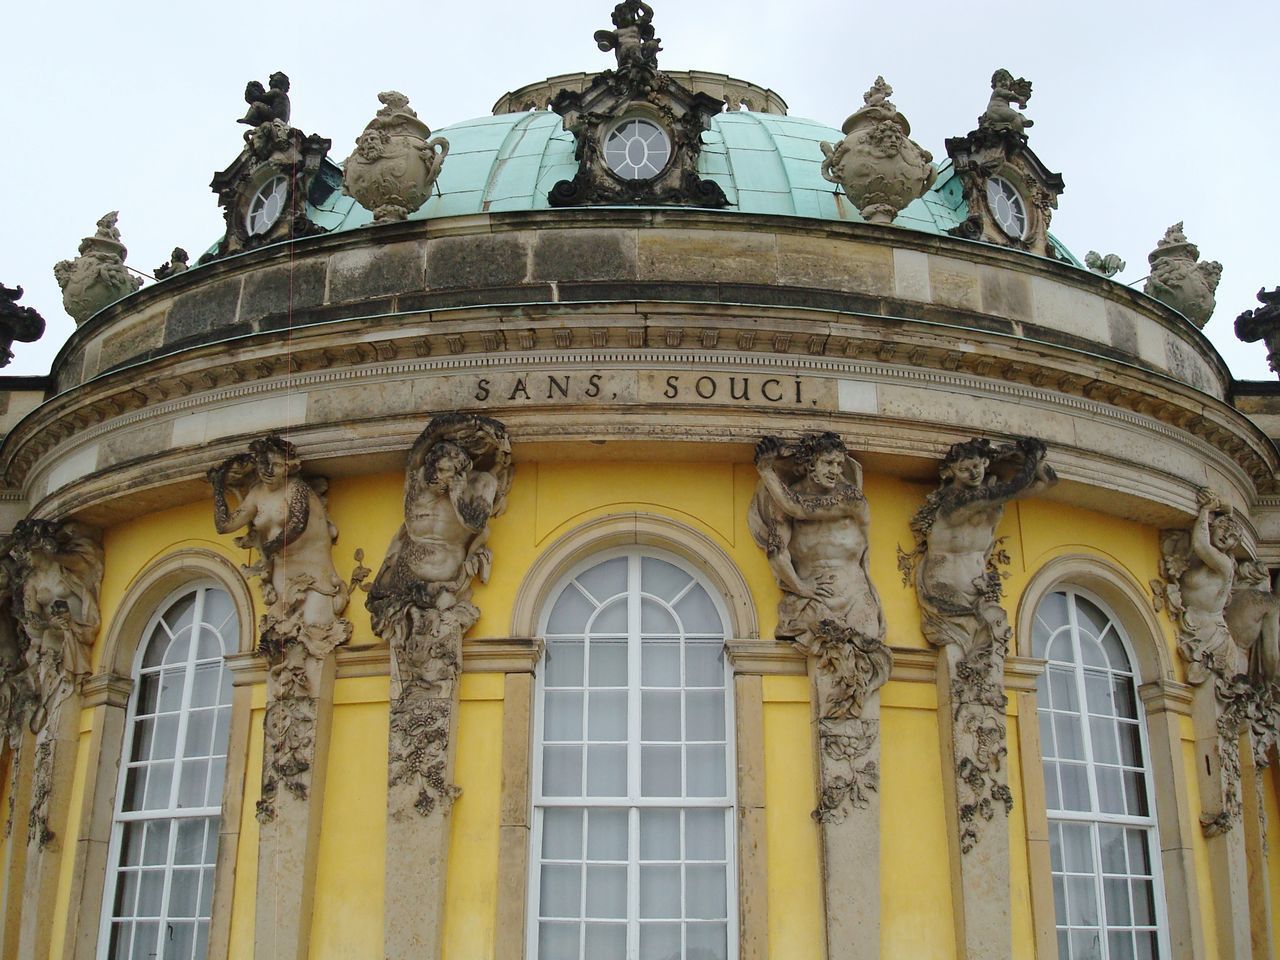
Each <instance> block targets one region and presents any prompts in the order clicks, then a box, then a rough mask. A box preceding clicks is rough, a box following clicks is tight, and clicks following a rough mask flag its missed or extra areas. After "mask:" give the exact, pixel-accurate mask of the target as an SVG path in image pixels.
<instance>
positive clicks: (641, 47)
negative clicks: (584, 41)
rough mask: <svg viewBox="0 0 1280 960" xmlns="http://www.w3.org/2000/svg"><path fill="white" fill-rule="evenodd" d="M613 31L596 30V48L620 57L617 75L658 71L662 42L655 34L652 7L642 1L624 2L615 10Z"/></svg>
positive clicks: (625, 0) (628, 0)
mask: <svg viewBox="0 0 1280 960" xmlns="http://www.w3.org/2000/svg"><path fill="white" fill-rule="evenodd" d="M612 20H613V25H614V27H615V28H616V29H614V30H597V31H596V32H595V36H594V39H595V41H596V45H597V46H598V47H599V48H600V49H601V50H604V51H606V52H607V51H609V50H613V51H615V53H616V56H617V58H618V72H619V73H623V74H635V73H643V72H651V71H654V70H657V69H658V51H660V50H661V49H662V47H661V46H660V45H659V44H660V43H661V41H660V40H658V39H657V38H656V37H655V36H654V35H653V34H654V31H653V8H652V7H651V6H649V5H648V4H647V3H644V2H643V0H624V2H622V3H619V4H618V5H617V6H615V7H614V8H613V16H612Z"/></svg>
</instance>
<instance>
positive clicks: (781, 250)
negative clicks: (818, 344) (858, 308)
mask: <svg viewBox="0 0 1280 960" xmlns="http://www.w3.org/2000/svg"><path fill="white" fill-rule="evenodd" d="M893 253H894V252H893V250H892V248H890V247H888V246H884V245H881V244H871V243H856V242H853V241H843V242H839V241H836V242H833V241H832V240H831V239H829V238H827V237H806V236H803V235H800V234H779V235H778V241H777V255H778V282H779V283H785V284H790V285H794V286H804V287H820V288H824V289H831V290H846V291H851V292H856V293H863V294H868V295H870V296H874V297H882V296H884V297H891V296H893V295H894V294H895V292H896V291H895V288H894V281H893V270H894V256H893Z"/></svg>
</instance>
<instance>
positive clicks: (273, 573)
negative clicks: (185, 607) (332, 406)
mask: <svg viewBox="0 0 1280 960" xmlns="http://www.w3.org/2000/svg"><path fill="white" fill-rule="evenodd" d="M301 469H302V464H301V462H300V461H299V460H298V455H297V451H296V450H295V448H294V446H293V444H292V443H290V442H289V441H287V440H284V439H282V438H281V437H278V436H276V435H274V434H272V435H269V436H266V437H261V438H259V439H257V440H254V441H253V442H252V443H251V444H250V445H249V452H248V453H241V454H236V455H235V456H234V457H231V458H230V459H228V460H226V461H224V462H223V463H222V464H220V465H219V466H217V467H214V468H213V469H211V470H210V471H209V473H208V479H209V482H210V483H211V484H212V485H213V504H214V526H215V527H216V528H217V530H218V532H219V533H232V532H234V531H236V530H243V529H246V528H247V531H248V532H246V533H245V534H244V535H243V536H240V537H237V538H236V545H237V546H241V547H246V548H252V549H255V550H257V551H258V560H257V562H256V563H255V564H254V565H253V566H252V567H246V568H245V572H246V573H252V574H256V575H257V576H258V577H259V578H260V581H261V585H262V600H263V602H264V603H265V604H266V605H267V611H266V613H264V614H263V615H262V618H261V619H260V620H259V622H258V653H259V654H261V655H262V656H263V657H264V658H265V659H266V660H267V662H268V664H269V665H270V673H269V675H268V676H269V682H268V686H267V697H268V706H267V713H266V717H265V718H264V725H265V730H266V738H267V756H268V761H267V762H266V763H265V764H264V768H263V798H262V800H261V801H260V803H259V805H258V817H259V819H260V820H263V821H268V820H271V819H272V818H273V817H274V815H275V813H274V801H275V796H276V790H277V786H278V785H279V784H281V783H283V785H284V786H285V787H286V788H287V789H288V790H289V791H290V793H292V794H294V796H297V797H299V798H300V799H305V797H306V795H307V790H308V782H309V781H308V778H307V773H308V771H309V770H310V769H311V767H312V764H313V763H314V761H315V756H314V754H315V731H314V726H315V717H316V710H317V706H316V698H317V697H318V696H319V692H320V679H321V672H322V670H323V666H324V663H325V660H326V659H327V658H328V657H329V655H330V654H331V653H333V651H334V649H335V648H336V647H338V646H339V645H341V644H343V643H346V642H347V641H348V640H349V639H350V638H351V622H350V621H348V620H344V619H342V617H341V614H342V612H343V611H344V610H346V608H347V600H348V598H349V596H350V593H351V587H350V585H349V584H347V583H345V582H344V581H343V580H342V578H341V577H339V576H338V571H337V570H336V569H335V568H334V565H333V558H332V556H331V553H330V548H331V547H332V545H333V542H334V541H335V540H336V539H337V537H338V530H337V528H336V527H335V526H334V525H333V524H332V523H330V522H329V516H328V513H327V512H326V511H325V506H324V501H323V500H322V499H321V497H322V494H323V493H324V491H325V489H326V486H327V485H326V483H325V481H324V480H322V479H319V478H316V479H312V480H304V479H303V478H302V477H301V476H300V475H299V472H300V470H301ZM228 489H231V490H233V491H236V492H237V494H238V496H239V505H238V506H236V507H235V508H232V507H231V506H230V505H229V503H228V501H227V490H228ZM359 559H360V554H359V553H357V561H359ZM362 573H367V571H362V570H357V573H356V578H357V579H358V578H359V576H360V575H361V574H362Z"/></svg>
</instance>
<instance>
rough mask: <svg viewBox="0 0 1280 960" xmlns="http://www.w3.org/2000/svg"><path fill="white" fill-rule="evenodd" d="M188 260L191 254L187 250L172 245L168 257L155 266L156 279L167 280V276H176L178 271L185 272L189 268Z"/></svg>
mask: <svg viewBox="0 0 1280 960" xmlns="http://www.w3.org/2000/svg"><path fill="white" fill-rule="evenodd" d="M190 260H191V255H190V254H188V253H187V251H185V250H183V249H182V248H181V247H174V248H173V253H171V254H169V259H168V260H166V261H165V262H164V263H162V264H160V266H158V267H156V269H155V274H156V279H157V280H167V279H168V278H169V277H176V276H177V275H178V274H180V273H186V272H187V270H189V269H190V263H189V261H190Z"/></svg>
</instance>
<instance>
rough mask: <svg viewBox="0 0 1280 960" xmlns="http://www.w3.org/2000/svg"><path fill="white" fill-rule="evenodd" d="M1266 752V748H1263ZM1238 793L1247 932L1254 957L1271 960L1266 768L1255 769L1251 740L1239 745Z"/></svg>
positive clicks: (1244, 740) (1243, 741)
mask: <svg viewBox="0 0 1280 960" xmlns="http://www.w3.org/2000/svg"><path fill="white" fill-rule="evenodd" d="M1264 749H1265V748H1264ZM1240 754H1241V756H1240V760H1241V763H1240V793H1241V797H1242V800H1243V802H1244V817H1243V823H1244V848H1245V857H1246V860H1247V861H1248V865H1249V869H1248V882H1249V932H1250V937H1251V942H1250V947H1251V949H1252V950H1253V956H1254V957H1259V958H1263V957H1270V956H1272V953H1271V945H1272V942H1273V941H1272V923H1271V882H1270V876H1269V873H1270V871H1269V870H1268V869H1267V838H1266V826H1267V821H1266V811H1265V809H1264V808H1263V803H1264V798H1263V795H1262V791H1263V789H1264V788H1263V781H1264V779H1265V777H1266V773H1267V770H1266V766H1265V765H1263V766H1258V756H1257V754H1256V753H1255V751H1254V744H1253V740H1252V738H1251V737H1248V736H1246V737H1242V738H1241V743H1240Z"/></svg>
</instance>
